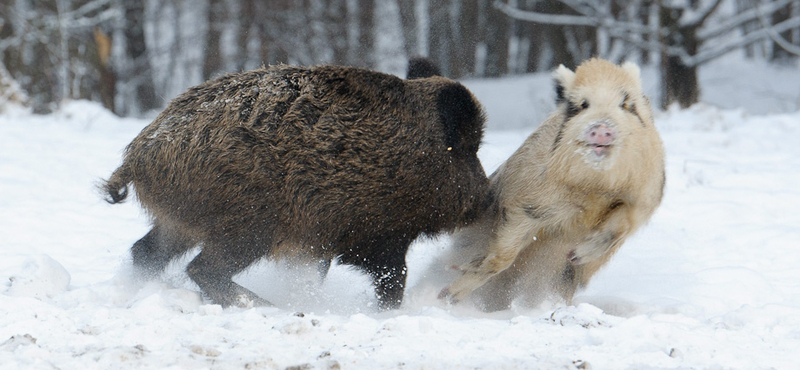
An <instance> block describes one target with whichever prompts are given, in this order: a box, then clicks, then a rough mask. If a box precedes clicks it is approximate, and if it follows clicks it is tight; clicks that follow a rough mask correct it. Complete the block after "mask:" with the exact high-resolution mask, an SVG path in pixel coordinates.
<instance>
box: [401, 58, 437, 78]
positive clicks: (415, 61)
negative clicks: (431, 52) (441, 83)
mask: <svg viewBox="0 0 800 370" xmlns="http://www.w3.org/2000/svg"><path fill="white" fill-rule="evenodd" d="M441 75H442V71H441V70H440V69H439V66H437V65H436V63H434V62H433V61H432V60H430V59H428V58H425V57H412V58H410V59H409V60H408V70H407V72H406V78H407V79H409V80H413V79H416V78H427V77H432V76H441Z"/></svg>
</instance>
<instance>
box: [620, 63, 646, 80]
mask: <svg viewBox="0 0 800 370" xmlns="http://www.w3.org/2000/svg"><path fill="white" fill-rule="evenodd" d="M621 67H622V70H623V71H625V73H627V74H628V76H631V77H632V78H633V79H634V81H636V83H639V84H641V81H642V77H641V71H640V70H639V66H637V65H636V64H635V63H633V62H625V63H622V66H621Z"/></svg>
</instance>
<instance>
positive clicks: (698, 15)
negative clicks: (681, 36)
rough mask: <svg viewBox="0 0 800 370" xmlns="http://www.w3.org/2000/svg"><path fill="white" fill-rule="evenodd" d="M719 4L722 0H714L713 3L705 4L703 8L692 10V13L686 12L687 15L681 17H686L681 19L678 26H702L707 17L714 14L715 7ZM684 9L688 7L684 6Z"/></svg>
mask: <svg viewBox="0 0 800 370" xmlns="http://www.w3.org/2000/svg"><path fill="white" fill-rule="evenodd" d="M720 4H722V0H716V1H714V3H712V4H711V5H709V6H707V7H706V8H705V9H701V10H699V11H697V12H692V13H688V12H687V13H686V14H688V15H685V16H684V17H682V18H686V19H683V20H681V22H680V26H681V27H691V28H698V27H700V26H702V25H703V23H705V22H706V20H707V19H708V17H710V16H711V14H714V12H715V11H717V8H719V6H720ZM684 9H689V8H688V7H686V8H684Z"/></svg>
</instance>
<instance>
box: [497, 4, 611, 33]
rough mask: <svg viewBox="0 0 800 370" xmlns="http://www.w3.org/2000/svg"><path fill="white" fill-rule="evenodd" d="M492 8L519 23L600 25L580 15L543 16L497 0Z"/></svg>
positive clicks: (591, 18)
mask: <svg viewBox="0 0 800 370" xmlns="http://www.w3.org/2000/svg"><path fill="white" fill-rule="evenodd" d="M494 7H495V8H496V9H498V10H500V11H501V12H503V13H505V14H506V15H507V16H509V17H511V18H514V19H518V20H521V21H528V22H535V23H542V24H553V25H560V26H591V27H597V26H598V25H599V24H600V22H599V21H598V20H597V19H595V18H593V17H588V16H582V15H564V14H544V13H537V12H531V11H526V10H521V9H518V8H516V7H513V6H510V5H508V4H506V3H504V2H502V1H499V0H497V1H495V2H494Z"/></svg>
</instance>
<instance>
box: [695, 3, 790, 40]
mask: <svg viewBox="0 0 800 370" xmlns="http://www.w3.org/2000/svg"><path fill="white" fill-rule="evenodd" d="M792 1H796V0H778V1H773V2H770V3H768V4H765V5H763V6H760V7H761V12H764V13H765V14H772V13H774V12H775V11H777V10H779V9H780V8H783V7H784V6H786V4H789V3H791V2H792ZM758 13H759V10H758V9H757V8H751V9H748V10H745V11H743V12H741V13H739V14H737V15H735V16H733V17H731V18H728V19H726V20H724V21H722V22H721V23H719V24H717V25H716V26H714V27H709V28H702V29H700V30H698V31H697V38H698V39H700V40H703V41H705V40H708V39H711V38H714V37H717V36H722V35H724V34H727V33H728V32H730V31H732V30H733V29H735V28H738V27H741V25H742V24H744V23H747V22H749V21H752V20H755V19H756V18H758Z"/></svg>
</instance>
